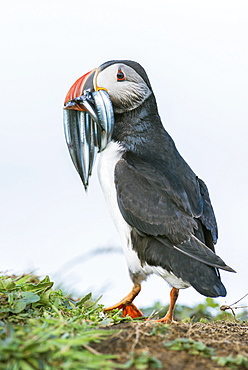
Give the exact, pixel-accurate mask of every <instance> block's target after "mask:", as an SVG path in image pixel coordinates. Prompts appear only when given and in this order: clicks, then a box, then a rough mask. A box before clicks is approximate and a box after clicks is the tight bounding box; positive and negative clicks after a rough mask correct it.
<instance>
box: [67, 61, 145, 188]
mask: <svg viewBox="0 0 248 370" xmlns="http://www.w3.org/2000/svg"><path fill="white" fill-rule="evenodd" d="M151 93H152V88H151V85H150V82H149V79H148V77H147V74H146V72H145V70H144V69H143V67H141V65H140V64H138V63H136V62H133V61H130V60H112V61H109V62H106V63H104V64H102V65H101V66H100V67H99V68H95V69H93V70H92V71H90V72H88V73H86V74H85V75H84V76H82V77H80V78H79V79H78V80H77V81H76V82H75V83H74V84H73V85H72V87H71V88H70V89H69V91H68V93H67V95H66V98H65V102H64V126H65V136H66V141H67V145H68V148H69V151H70V155H71V158H72V161H73V163H74V165H75V167H76V169H77V171H78V173H79V175H80V177H81V179H82V181H83V183H84V186H85V188H87V186H88V179H89V176H90V175H91V171H92V166H93V162H94V158H95V155H96V151H97V149H98V151H102V150H104V149H105V147H106V146H107V144H108V142H109V141H110V140H111V136H112V132H113V127H114V113H124V112H127V111H130V110H133V109H135V108H137V107H139V106H140V105H141V104H142V103H143V102H144V101H145V100H146V99H147V98H148V97H149V96H150V95H151Z"/></svg>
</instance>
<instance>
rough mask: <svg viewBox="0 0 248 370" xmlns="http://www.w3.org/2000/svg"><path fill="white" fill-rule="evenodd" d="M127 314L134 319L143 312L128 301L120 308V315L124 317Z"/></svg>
mask: <svg viewBox="0 0 248 370" xmlns="http://www.w3.org/2000/svg"><path fill="white" fill-rule="evenodd" d="M127 315H128V316H130V317H132V318H133V319H134V318H136V317H142V316H143V313H142V312H141V311H140V310H139V309H138V308H137V307H136V306H135V305H134V304H133V303H129V304H127V305H125V306H124V307H123V309H122V316H123V317H125V316H127Z"/></svg>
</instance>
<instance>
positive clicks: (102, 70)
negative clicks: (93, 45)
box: [93, 61, 151, 113]
mask: <svg viewBox="0 0 248 370" xmlns="http://www.w3.org/2000/svg"><path fill="white" fill-rule="evenodd" d="M93 83H94V89H95V90H99V89H103V90H106V91H107V92H108V94H109V96H110V99H111V101H112V104H113V107H114V111H115V112H116V113H124V112H126V111H129V110H133V109H135V108H137V107H138V106H139V105H141V104H142V103H143V102H144V101H145V100H146V99H147V98H148V97H149V96H150V94H151V86H150V82H149V80H148V77H147V75H146V72H145V70H144V69H143V68H142V67H141V66H140V65H139V64H138V63H136V62H132V61H111V62H107V63H104V64H102V65H101V66H100V67H99V68H98V69H97V70H96V73H95V77H94V80H93Z"/></svg>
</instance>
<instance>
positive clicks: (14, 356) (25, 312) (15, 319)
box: [0, 275, 248, 370]
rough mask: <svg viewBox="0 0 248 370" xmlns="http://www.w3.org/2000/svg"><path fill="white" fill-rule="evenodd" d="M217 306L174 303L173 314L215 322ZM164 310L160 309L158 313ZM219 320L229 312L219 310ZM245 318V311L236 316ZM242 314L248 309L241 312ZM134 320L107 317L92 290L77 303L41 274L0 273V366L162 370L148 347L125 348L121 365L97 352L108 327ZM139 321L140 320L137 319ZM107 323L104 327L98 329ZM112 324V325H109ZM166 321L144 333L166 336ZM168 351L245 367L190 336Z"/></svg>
mask: <svg viewBox="0 0 248 370" xmlns="http://www.w3.org/2000/svg"><path fill="white" fill-rule="evenodd" d="M217 306H218V304H216V303H215V302H214V301H213V300H212V299H211V298H207V299H206V301H205V303H203V304H201V305H197V306H196V307H193V308H189V307H186V306H180V305H178V306H177V311H176V316H177V317H180V319H184V320H185V321H187V320H188V321H189V322H190V323H192V322H193V321H194V322H195V321H201V322H203V321H204V320H207V321H209V320H214V319H215V317H213V314H212V313H211V312H212V311H213V309H214V308H216V307H217ZM154 309H155V310H157V309H160V306H159V304H156V305H155V307H151V308H150V309H147V310H143V311H145V313H147V315H149V314H150V312H151V311H153V310H154ZM162 314H163V312H162ZM220 315H222V316H217V318H223V315H225V317H229V316H231V318H232V319H233V317H232V315H230V314H227V313H225V312H224V313H221V314H220ZM240 315H243V316H244V313H242V314H240ZM246 316H247V313H246ZM133 321H134V320H133V319H131V318H129V317H127V318H122V316H121V314H120V312H119V311H118V310H115V311H113V312H111V313H108V315H105V314H104V312H103V306H102V305H100V304H99V303H98V301H95V302H93V300H92V296H91V294H90V293H89V294H87V295H86V296H84V297H83V298H81V299H80V300H78V301H75V300H73V299H72V298H70V297H69V296H68V295H66V294H65V293H64V292H63V291H62V290H61V289H57V290H54V289H53V282H51V281H50V279H49V277H48V276H46V277H45V278H44V279H43V280H40V279H39V278H37V277H36V276H33V275H25V276H19V277H18V276H12V277H7V276H1V277H0V370H31V369H44V370H53V369H54V370H55V369H56V370H60V369H61V370H66V369H68V370H69V369H73V370H77V369H78V370H82V369H84V370H98V369H99V370H111V369H129V368H130V369H138V370H139V369H148V368H149V369H150V368H151V369H152V368H154V369H155V368H156V369H159V368H163V367H162V363H161V362H160V361H159V360H158V359H157V358H156V357H155V356H154V353H150V352H149V351H147V350H144V351H141V352H138V353H136V352H130V353H129V357H128V360H126V362H125V363H123V361H121V362H122V364H120V361H119V360H120V359H119V358H118V356H117V355H109V354H103V353H99V352H98V351H96V350H95V349H94V344H95V343H101V342H103V341H104V340H106V339H107V338H110V337H111V335H113V334H114V333H116V332H117V331H116V330H111V328H112V327H111V325H113V324H120V323H125V322H127V323H128V322H133ZM138 321H140V320H138ZM106 326H107V327H108V330H103V328H106ZM113 328H114V327H113ZM168 330H169V325H157V324H155V325H154V326H153V329H152V331H151V332H150V333H149V334H146V335H147V338H148V337H149V335H150V336H154V335H155V336H156V335H157V336H158V337H161V338H163V339H166V335H167V332H168ZM165 347H166V348H168V349H170V350H178V351H187V352H188V353H189V354H190V355H201V356H205V357H210V358H211V359H212V360H213V361H215V362H216V363H217V364H218V365H220V366H229V367H230V368H233V369H235V368H240V367H241V366H243V368H248V360H247V357H245V356H243V355H242V354H240V355H237V356H226V357H220V356H217V355H216V356H215V353H214V351H213V349H212V348H211V347H208V346H206V345H205V344H203V343H202V342H199V341H194V340H192V339H189V338H178V339H176V340H173V341H170V342H168V340H167V342H166V343H165Z"/></svg>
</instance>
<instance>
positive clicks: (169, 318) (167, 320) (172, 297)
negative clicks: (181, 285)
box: [156, 288, 179, 324]
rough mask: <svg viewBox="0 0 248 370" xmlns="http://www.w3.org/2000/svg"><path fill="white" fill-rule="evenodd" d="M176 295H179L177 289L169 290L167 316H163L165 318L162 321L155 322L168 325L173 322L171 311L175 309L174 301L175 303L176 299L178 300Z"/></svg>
mask: <svg viewBox="0 0 248 370" xmlns="http://www.w3.org/2000/svg"><path fill="white" fill-rule="evenodd" d="M178 294H179V289H177V288H172V289H171V291H170V306H169V310H168V312H167V314H166V315H165V317H162V319H159V320H156V321H157V322H163V323H165V324H170V323H171V322H173V321H174V320H173V311H174V307H175V304H176V301H177V298H178Z"/></svg>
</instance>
